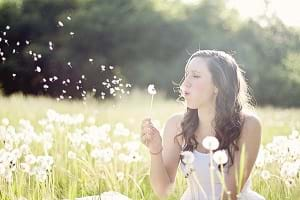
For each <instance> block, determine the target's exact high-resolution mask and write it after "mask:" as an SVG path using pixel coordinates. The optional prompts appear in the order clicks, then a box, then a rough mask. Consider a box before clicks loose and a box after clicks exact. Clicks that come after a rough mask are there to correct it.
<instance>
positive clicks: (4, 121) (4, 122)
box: [2, 118, 9, 126]
mask: <svg viewBox="0 0 300 200" xmlns="http://www.w3.org/2000/svg"><path fill="white" fill-rule="evenodd" d="M2 124H3V125H4V126H8V125H9V120H8V119H7V118H3V119H2Z"/></svg>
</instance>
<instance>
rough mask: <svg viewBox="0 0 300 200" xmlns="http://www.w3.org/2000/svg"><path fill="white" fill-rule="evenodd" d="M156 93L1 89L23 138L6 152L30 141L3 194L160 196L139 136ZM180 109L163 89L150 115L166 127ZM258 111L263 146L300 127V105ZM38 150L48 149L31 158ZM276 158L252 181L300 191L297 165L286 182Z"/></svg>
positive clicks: (6, 112)
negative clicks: (47, 93)
mask: <svg viewBox="0 0 300 200" xmlns="http://www.w3.org/2000/svg"><path fill="white" fill-rule="evenodd" d="M150 100H151V96H150V95H149V94H147V91H135V92H134V93H132V94H131V95H130V96H126V97H123V98H122V99H120V100H118V101H112V100H111V101H103V100H102V101H96V100H94V99H88V100H87V101H86V102H85V103H83V102H81V101H72V102H71V101H61V102H57V101H56V100H55V99H54V100H53V99H49V98H44V97H38V98H36V97H30V96H29V97H25V96H22V95H15V96H11V97H9V98H7V97H1V98H0V107H1V112H0V120H2V124H3V125H2V128H1V129H0V131H2V133H3V132H5V131H6V132H10V133H11V134H12V135H19V136H18V137H19V139H18V137H17V136H16V137H14V138H17V139H15V140H14V141H13V140H12V141H10V145H8V143H9V142H7V141H6V143H4V142H3V143H0V152H1V149H2V150H3V149H6V150H7V151H8V150H9V151H13V150H14V149H21V146H22V145H23V146H22V148H23V149H27V150H26V151H25V150H24V152H23V154H18V153H15V154H14V155H19V156H16V157H17V158H16V159H14V162H15V164H16V165H15V166H14V167H15V168H16V169H15V170H14V171H13V172H12V174H11V179H10V181H11V182H9V183H7V182H6V181H5V178H3V177H1V169H0V182H1V183H0V197H1V199H18V198H20V199H22V197H24V198H27V199H64V198H68V199H73V198H74V197H80V196H87V195H96V194H100V193H102V192H104V191H110V190H113V191H118V192H120V193H122V194H124V195H127V196H129V197H130V198H132V199H146V200H150V199H151V200H152V199H153V200H155V199H158V198H157V197H155V195H154V193H153V192H152V189H151V187H150V183H149V166H150V156H149V155H148V153H147V149H146V148H145V147H144V146H143V145H142V144H140V142H139V129H140V123H141V120H142V119H143V118H145V117H146V116H147V114H148V113H149V108H150ZM182 111H184V107H183V106H182V104H180V103H178V102H176V101H175V100H166V99H165V98H164V96H163V94H160V93H158V95H156V96H155V97H154V102H153V109H152V112H151V116H152V118H153V119H154V120H157V121H156V124H157V125H158V126H160V127H161V128H162V127H163V124H164V122H165V121H166V120H167V119H168V117H169V116H170V115H172V114H173V113H175V112H182ZM257 113H258V115H259V116H260V118H261V121H262V125H263V138H262V144H263V145H264V146H265V145H266V144H268V143H270V142H272V140H273V137H274V136H280V135H282V136H284V135H285V136H287V135H290V134H291V132H292V129H293V128H295V129H297V130H300V109H280V108H273V107H260V108H257ZM26 120H28V121H26ZM0 133H1V132H0ZM31 133H32V134H31ZM26 134H28V135H29V136H27V135H26ZM2 135H3V134H2ZM24 135H26V137H24ZM0 136H1V134H0ZM29 138H30V139H29ZM2 140H3V138H2ZM295 140H296V139H295ZM298 140H299V138H298ZM3 141H4V140H3ZM8 141H9V140H8ZM26 145H28V148H29V150H28V148H27V147H26ZM102 150H104V151H102ZM25 152H26V153H25ZM26 154H30V155H31V157H30V156H29V157H28V156H27V157H26ZM103 155H105V156H103ZM32 156H33V157H34V156H45V157H43V158H42V157H40V159H36V158H35V159H33V160H36V161H32ZM297 156H298V157H297V158H293V159H295V160H296V159H298V160H299V159H300V157H299V156H300V154H298V155H297ZM43 159H45V160H46V161H45V162H44V161H43ZM51 159H53V164H52V162H51ZM41 160H42V161H41ZM49 160H50V161H49ZM25 161H26V162H25ZM24 163H27V165H26V164H24ZM45 163H46V164H45ZM274 163H276V161H273V162H269V163H268V164H266V166H264V167H263V168H262V169H259V168H255V169H254V171H253V178H252V180H253V189H254V190H255V191H257V192H258V193H260V194H262V195H263V196H264V197H265V198H266V199H272V200H273V199H274V200H282V199H298V198H297V196H298V195H300V191H299V188H300V183H299V173H298V178H295V179H294V182H293V184H292V185H291V186H287V185H286V184H285V179H284V178H278V177H279V176H280V166H279V165H278V166H276V165H275V164H274ZM47 164H48V165H47ZM45 165H46V166H45ZM24 168H25V169H24ZM33 169H34V170H33ZM43 170H44V171H43ZM45 170H46V171H45ZM262 170H268V171H270V172H271V174H272V175H271V177H270V178H268V180H266V179H264V178H262V177H261V176H260V173H261V171H262ZM3 173H4V172H3ZM29 174H31V175H29ZM177 175H178V176H177V178H176V188H175V190H174V193H173V194H172V195H171V196H170V198H169V199H174V200H175V199H179V198H180V196H181V195H182V193H183V192H184V190H185V188H186V182H185V181H186V180H185V179H184V177H183V174H182V173H181V171H180V172H179V173H178V174H177ZM297 188H298V189H297Z"/></svg>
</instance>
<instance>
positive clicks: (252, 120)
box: [241, 112, 262, 139]
mask: <svg viewBox="0 0 300 200" xmlns="http://www.w3.org/2000/svg"><path fill="white" fill-rule="evenodd" d="M241 115H242V118H243V126H242V132H241V134H242V137H244V138H253V139H254V138H255V139H258V137H261V127H262V124H261V119H260V118H259V117H258V115H257V114H255V113H253V112H243V113H241Z"/></svg>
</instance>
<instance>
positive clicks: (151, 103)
mask: <svg viewBox="0 0 300 200" xmlns="http://www.w3.org/2000/svg"><path fill="white" fill-rule="evenodd" d="M153 97H154V95H153V94H152V95H151V102H150V110H149V117H151V111H152V104H153Z"/></svg>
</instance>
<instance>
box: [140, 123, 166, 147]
mask: <svg viewBox="0 0 300 200" xmlns="http://www.w3.org/2000/svg"><path fill="white" fill-rule="evenodd" d="M141 141H142V143H143V144H144V145H145V146H146V147H148V149H149V150H150V152H152V153H157V152H159V151H160V150H161V149H162V138H161V136H160V133H159V130H157V128H155V127H154V126H153V124H152V122H151V119H150V118H145V119H144V120H143V121H142V125H141Z"/></svg>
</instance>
